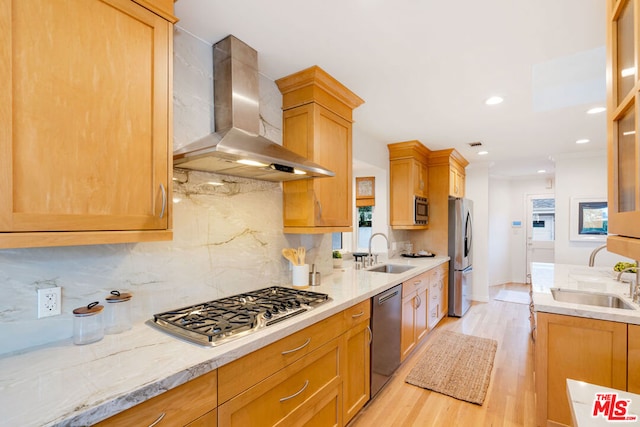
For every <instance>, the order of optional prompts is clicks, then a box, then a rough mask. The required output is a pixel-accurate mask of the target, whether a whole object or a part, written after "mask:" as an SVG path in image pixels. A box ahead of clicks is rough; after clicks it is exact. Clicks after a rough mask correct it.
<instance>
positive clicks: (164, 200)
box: [160, 184, 167, 219]
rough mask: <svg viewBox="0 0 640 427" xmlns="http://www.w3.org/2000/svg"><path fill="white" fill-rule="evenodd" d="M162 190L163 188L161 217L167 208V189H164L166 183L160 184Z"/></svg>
mask: <svg viewBox="0 0 640 427" xmlns="http://www.w3.org/2000/svg"><path fill="white" fill-rule="evenodd" d="M160 190H162V210H161V211H160V219H162V218H163V217H164V211H165V209H167V190H165V189H164V184H160Z"/></svg>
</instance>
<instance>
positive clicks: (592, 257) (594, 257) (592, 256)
mask: <svg viewBox="0 0 640 427" xmlns="http://www.w3.org/2000/svg"><path fill="white" fill-rule="evenodd" d="M606 248H607V244H606V243H605V244H604V245H600V246H598V247H597V248H595V249H594V250H593V251H592V252H591V255H589V267H593V264H594V263H595V261H596V254H597V253H598V252H600V251H601V250H603V249H606Z"/></svg>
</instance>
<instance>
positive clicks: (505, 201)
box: [488, 177, 512, 286]
mask: <svg viewBox="0 0 640 427" xmlns="http://www.w3.org/2000/svg"><path fill="white" fill-rule="evenodd" d="M510 206H511V193H510V181H509V180H507V179H504V178H494V177H489V257H488V261H489V265H488V268H489V283H488V284H489V286H493V285H497V284H502V283H507V282H511V281H512V280H511V277H512V266H511V262H510V257H511V247H510V246H511V245H510V238H511V233H512V229H511V218H512V217H511V209H510ZM505 242H507V244H505Z"/></svg>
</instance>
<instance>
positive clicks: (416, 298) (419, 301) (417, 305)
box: [416, 295, 422, 308]
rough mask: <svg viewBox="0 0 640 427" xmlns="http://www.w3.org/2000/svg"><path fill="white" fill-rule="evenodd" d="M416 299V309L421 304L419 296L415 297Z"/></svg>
mask: <svg viewBox="0 0 640 427" xmlns="http://www.w3.org/2000/svg"><path fill="white" fill-rule="evenodd" d="M416 299H417V300H418V304H417V305H416V308H418V307H420V305H421V304H422V299H420V296H419V295H416Z"/></svg>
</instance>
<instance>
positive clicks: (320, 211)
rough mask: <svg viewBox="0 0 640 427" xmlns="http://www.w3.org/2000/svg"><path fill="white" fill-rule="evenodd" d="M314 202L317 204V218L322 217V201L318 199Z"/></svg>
mask: <svg viewBox="0 0 640 427" xmlns="http://www.w3.org/2000/svg"><path fill="white" fill-rule="evenodd" d="M316 203H317V204H318V219H321V218H322V203H320V200H316Z"/></svg>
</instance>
